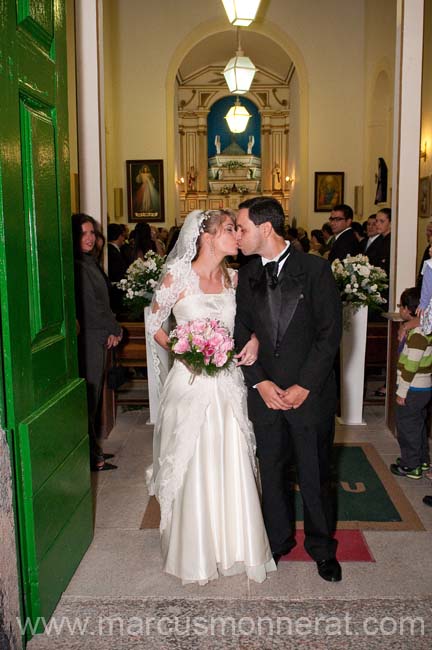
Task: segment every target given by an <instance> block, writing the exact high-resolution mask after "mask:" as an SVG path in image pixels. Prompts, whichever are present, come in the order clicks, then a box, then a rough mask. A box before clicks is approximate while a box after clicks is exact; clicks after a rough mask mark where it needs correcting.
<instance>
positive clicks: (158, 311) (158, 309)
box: [147, 273, 178, 337]
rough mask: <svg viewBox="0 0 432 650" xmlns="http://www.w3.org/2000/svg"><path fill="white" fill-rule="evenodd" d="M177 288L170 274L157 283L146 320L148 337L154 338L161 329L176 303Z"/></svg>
mask: <svg viewBox="0 0 432 650" xmlns="http://www.w3.org/2000/svg"><path fill="white" fill-rule="evenodd" d="M177 298H178V286H177V283H176V282H174V277H173V276H172V274H171V273H167V274H166V275H165V276H164V277H163V278H162V280H161V282H160V283H159V286H158V288H157V289H156V291H155V294H154V296H153V300H152V304H151V310H150V314H149V317H148V320H147V329H148V332H149V334H150V336H152V337H153V336H154V335H155V334H156V332H157V331H158V330H159V329H160V328H161V327H162V325H163V324H164V322H165V321H166V319H167V318H168V316H169V315H170V313H171V310H172V308H173V307H174V305H175V303H176V302H177Z"/></svg>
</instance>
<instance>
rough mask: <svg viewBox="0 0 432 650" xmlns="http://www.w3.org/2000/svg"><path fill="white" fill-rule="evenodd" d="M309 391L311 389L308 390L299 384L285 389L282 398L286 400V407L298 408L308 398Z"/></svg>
mask: <svg viewBox="0 0 432 650" xmlns="http://www.w3.org/2000/svg"><path fill="white" fill-rule="evenodd" d="M309 393H310V391H309V390H307V388H303V387H302V386H299V385H298V384H293V385H292V386H290V387H289V388H287V389H286V390H285V391H283V397H282V399H283V401H284V404H285V408H286V409H298V407H299V406H301V405H302V404H303V402H304V401H305V400H306V398H307V397H308V395H309Z"/></svg>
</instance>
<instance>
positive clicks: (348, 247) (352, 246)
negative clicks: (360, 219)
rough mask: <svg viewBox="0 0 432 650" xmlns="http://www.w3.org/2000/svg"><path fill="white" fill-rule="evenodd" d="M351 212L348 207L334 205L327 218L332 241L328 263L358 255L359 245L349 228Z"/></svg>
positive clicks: (351, 218) (343, 204) (342, 204)
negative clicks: (332, 237) (332, 236)
mask: <svg viewBox="0 0 432 650" xmlns="http://www.w3.org/2000/svg"><path fill="white" fill-rule="evenodd" d="M353 216H354V215H353V211H352V208H351V207H350V206H349V205H346V204H345V203H341V204H339V205H335V206H334V208H333V210H332V213H331V216H330V218H329V222H330V226H331V229H332V231H333V235H334V239H333V244H332V247H331V249H330V254H329V257H328V260H329V262H333V261H334V260H335V259H339V260H343V259H345V257H347V255H358V253H360V244H359V242H358V240H357V237H356V236H355V234H354V231H353V229H352V228H351V224H352V220H353Z"/></svg>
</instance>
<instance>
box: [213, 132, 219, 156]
mask: <svg viewBox="0 0 432 650" xmlns="http://www.w3.org/2000/svg"><path fill="white" fill-rule="evenodd" d="M214 143H215V147H216V154H220V152H221V141H220V135H217V136H215V141H214Z"/></svg>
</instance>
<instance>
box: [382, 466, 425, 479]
mask: <svg viewBox="0 0 432 650" xmlns="http://www.w3.org/2000/svg"><path fill="white" fill-rule="evenodd" d="M390 471H391V473H392V474H396V476H406V477H407V478H413V479H414V480H418V479H419V478H421V477H422V476H423V472H422V470H421V467H412V468H410V467H402V465H399V464H397V463H392V464H391V465H390Z"/></svg>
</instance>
